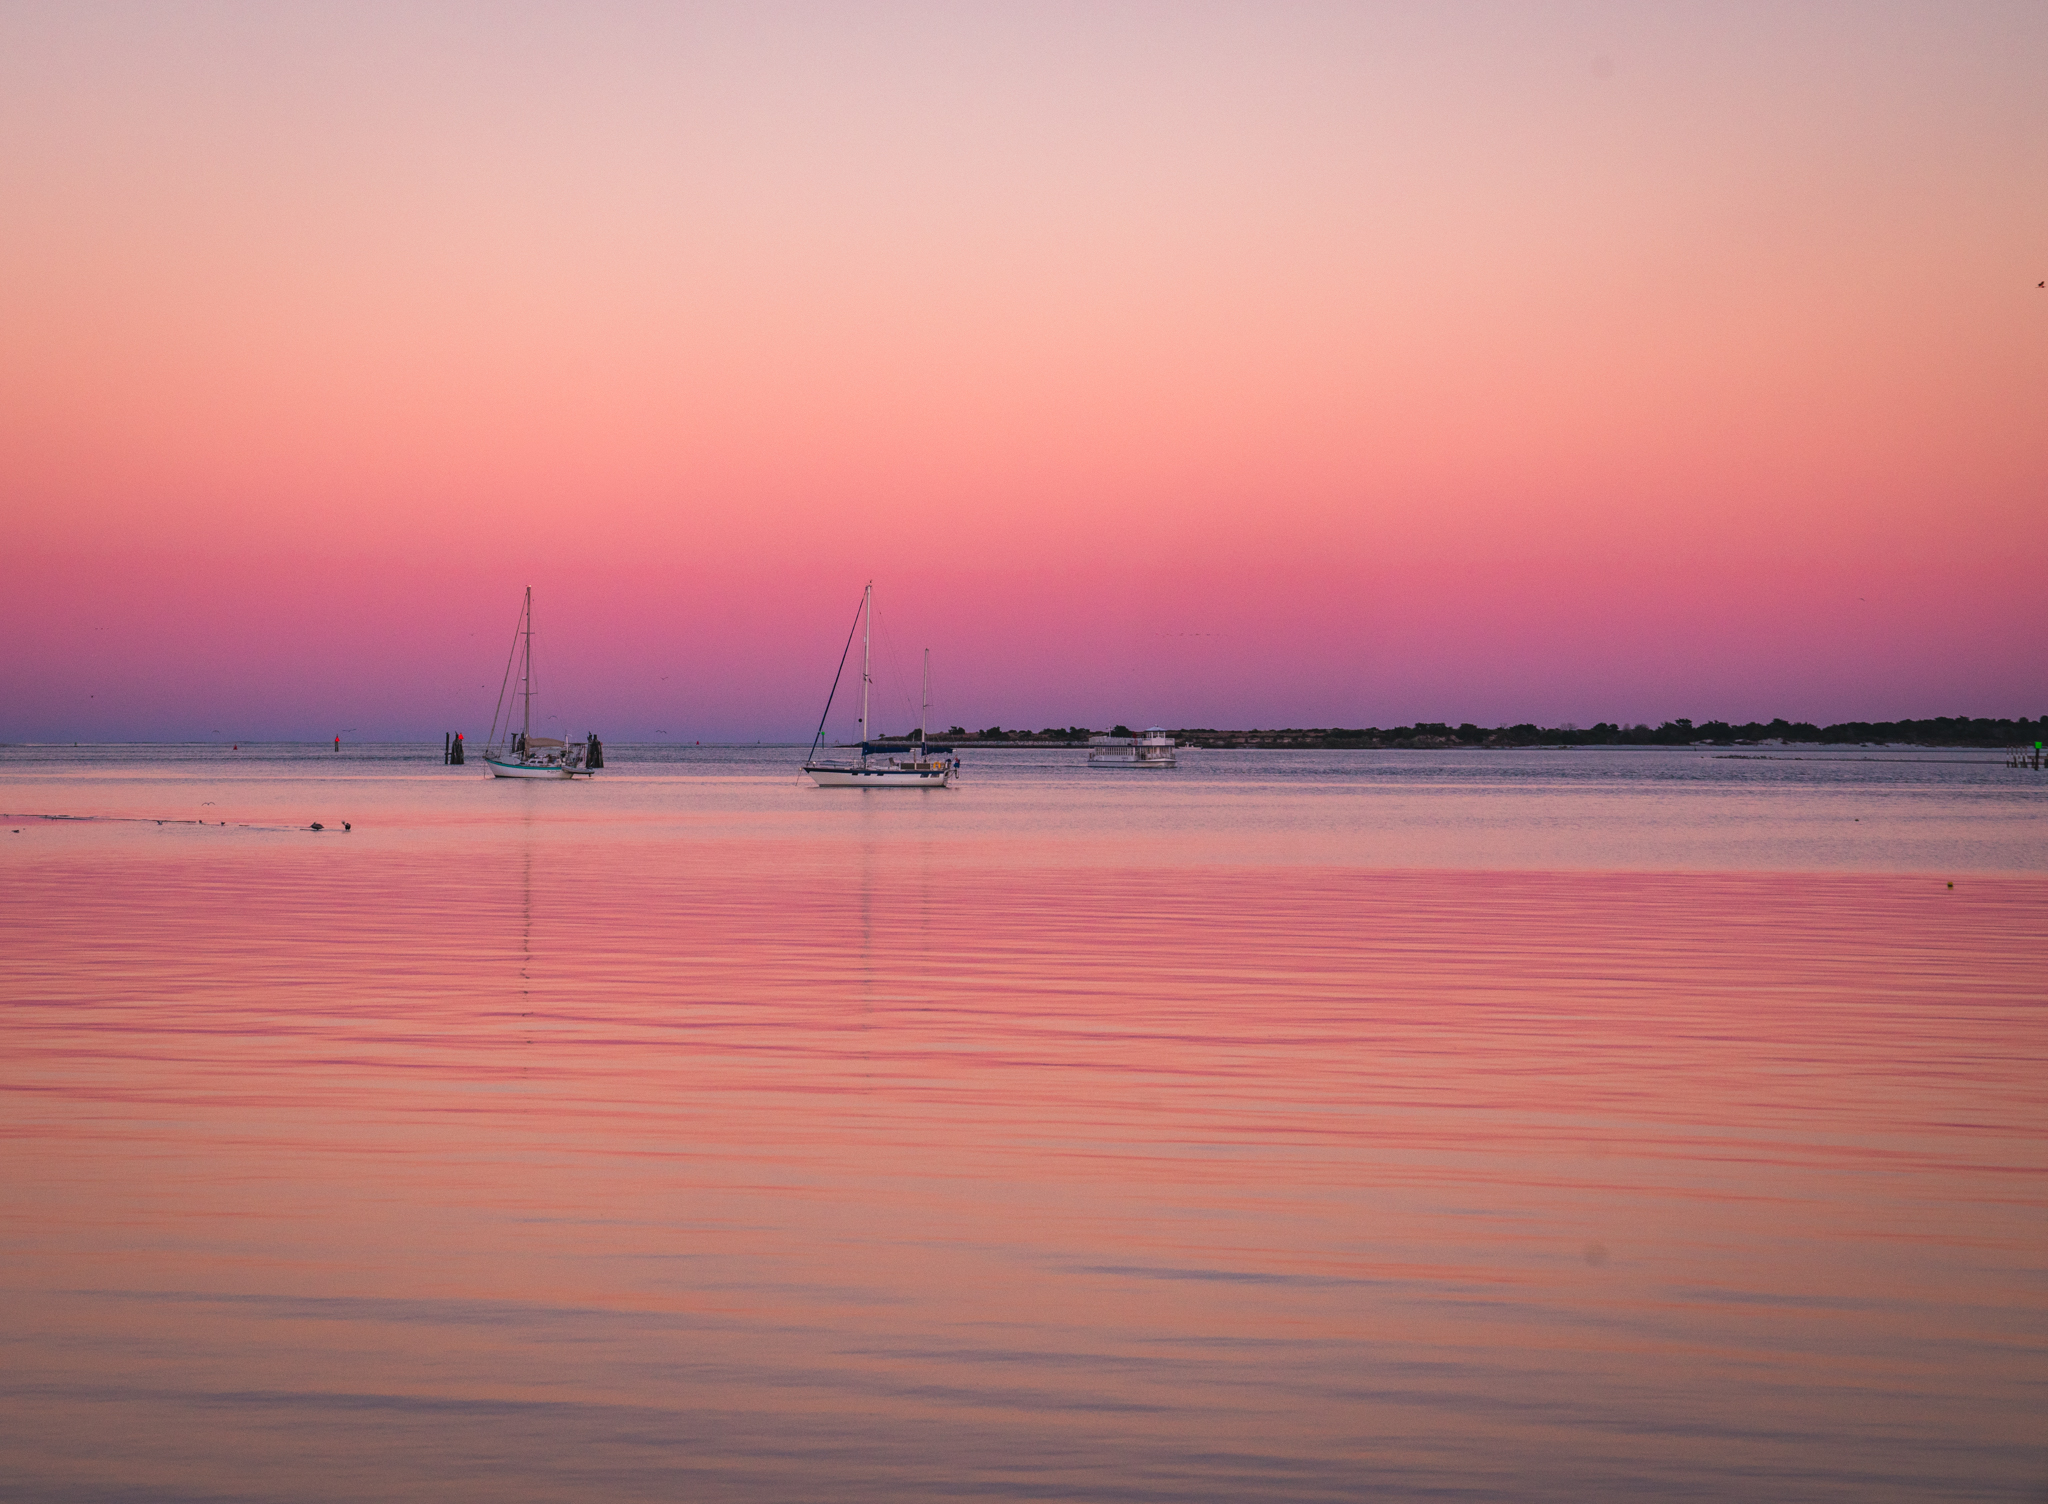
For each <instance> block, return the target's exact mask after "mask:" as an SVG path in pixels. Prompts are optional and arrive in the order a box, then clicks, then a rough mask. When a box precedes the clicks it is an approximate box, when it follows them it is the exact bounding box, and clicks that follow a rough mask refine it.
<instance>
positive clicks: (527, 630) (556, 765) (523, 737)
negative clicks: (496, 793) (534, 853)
mask: <svg viewBox="0 0 2048 1504" xmlns="http://www.w3.org/2000/svg"><path fill="white" fill-rule="evenodd" d="M514 660H516V661H517V662H518V664H519V682H518V686H517V687H516V688H513V687H512V663H513V661H514ZM508 688H510V689H511V691H512V695H513V696H514V697H515V698H517V699H519V700H521V701H522V702H523V705H524V709H523V711H522V713H521V716H520V721H519V729H518V730H517V731H514V730H513V729H512V724H511V720H510V718H509V717H507V718H506V722H505V742H504V745H502V746H500V745H499V744H498V720H499V717H500V716H502V715H503V714H504V712H505V710H506V705H505V692H506V690H507V689H508ZM484 766H486V767H488V768H489V769H490V770H491V776H492V777H493V778H576V777H583V778H588V777H589V776H590V775H591V774H592V773H594V772H596V771H597V770H598V769H599V768H601V767H603V766H604V744H603V743H602V742H600V741H599V740H598V739H597V737H596V736H595V735H592V736H591V737H590V738H589V740H588V741H584V742H572V741H564V740H563V739H562V738H560V737H556V736H535V735H534V734H533V587H532V586H531V585H528V586H527V587H526V601H525V603H524V604H523V605H522V606H521V607H520V608H519V625H518V626H517V627H515V628H513V630H512V657H511V658H509V659H507V660H506V663H505V682H504V683H503V684H501V685H500V686H499V688H498V708H497V710H496V711H494V712H492V715H491V735H490V740H489V741H487V742H485V744H484Z"/></svg>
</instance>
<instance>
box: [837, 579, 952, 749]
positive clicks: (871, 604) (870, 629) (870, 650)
mask: <svg viewBox="0 0 2048 1504" xmlns="http://www.w3.org/2000/svg"><path fill="white" fill-rule="evenodd" d="M854 625H855V626H856V627H860V628H861V629H862V631H861V640H860V740H859V741H858V742H855V743H851V744H848V745H843V746H838V747H834V748H832V749H831V750H833V751H835V752H844V753H848V754H854V753H858V756H853V755H849V756H846V757H842V758H829V757H828V758H821V757H819V756H818V749H819V745H820V743H822V742H823V741H824V740H825V722H826V721H827V720H828V719H829V718H830V717H831V715H832V700H833V697H834V696H835V695H837V694H838V693H839V680H840V677H841V675H843V674H844V673H845V672H846V658H847V654H848V653H851V652H852V651H853V633H852V632H851V631H849V632H848V633H847V634H846V647H845V649H844V650H842V651H841V653H840V654H839V672H838V673H836V674H834V675H833V676H832V690H831V693H830V694H827V695H826V696H825V713H824V714H823V715H821V716H819V717H818V734H817V735H816V736H814V737H812V738H811V752H810V756H808V757H806V758H805V759H804V772H806V773H808V774H809V775H810V778H811V782H813V783H815V784H816V785H817V786H818V787H819V788H821V789H942V788H945V787H946V785H947V784H948V783H950V782H951V781H952V777H953V774H954V773H955V772H956V771H957V770H958V769H959V767H960V760H959V759H958V758H956V757H954V756H953V749H952V748H951V747H937V746H933V745H932V743H931V741H930V739H929V738H928V737H927V735H926V729H925V728H926V723H927V720H928V718H929V716H930V714H931V685H932V650H931V649H930V648H926V649H925V650H924V694H923V701H922V704H921V705H920V707H919V710H918V718H917V738H916V740H915V741H913V740H911V739H909V738H907V737H905V738H900V739H895V740H886V739H885V740H882V741H874V740H871V739H870V738H869V736H868V691H869V689H870V688H871V686H872V685H873V684H874V636H875V587H874V583H873V582H872V581H870V582H869V584H868V588H867V590H866V591H865V592H864V593H863V594H862V596H861V604H860V615H859V616H858V617H856V618H855V621H854Z"/></svg>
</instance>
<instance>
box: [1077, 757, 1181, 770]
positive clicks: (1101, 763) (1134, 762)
mask: <svg viewBox="0 0 2048 1504" xmlns="http://www.w3.org/2000/svg"><path fill="white" fill-rule="evenodd" d="M1173 765H1174V763H1173V759H1172V758H1171V757H1091V758H1089V759H1088V766H1089V767H1091V768H1170V767H1172V766H1173Z"/></svg>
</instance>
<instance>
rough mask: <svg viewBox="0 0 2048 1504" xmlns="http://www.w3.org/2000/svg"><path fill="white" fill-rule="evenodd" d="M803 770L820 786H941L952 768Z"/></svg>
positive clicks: (936, 787)
mask: <svg viewBox="0 0 2048 1504" xmlns="http://www.w3.org/2000/svg"><path fill="white" fill-rule="evenodd" d="M804 771H805V772H806V773H808V774H809V775H810V778H811V782H813V783H815V784H816V785H817V786H818V787H819V788H821V789H942V788H944V787H945V786H946V784H947V781H948V780H949V779H951V778H952V776H953V770H952V769H951V768H931V769H925V768H834V767H820V766H817V765H814V764H806V765H805V767H804Z"/></svg>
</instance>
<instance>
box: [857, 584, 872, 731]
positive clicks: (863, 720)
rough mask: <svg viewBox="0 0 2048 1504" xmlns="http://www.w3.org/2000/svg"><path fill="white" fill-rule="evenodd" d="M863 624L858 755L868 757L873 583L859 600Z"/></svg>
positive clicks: (861, 633) (861, 635) (861, 634)
mask: <svg viewBox="0 0 2048 1504" xmlns="http://www.w3.org/2000/svg"><path fill="white" fill-rule="evenodd" d="M861 615H862V618H863V623H862V626H861V632H860V755H861V756H862V757H863V758H865V757H866V756H867V755H868V685H869V684H870V683H872V682H873V680H874V672H873V666H874V644H875V582H874V581H873V580H869V581H868V588H867V593H866V595H865V596H864V597H863V598H862V600H861Z"/></svg>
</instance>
